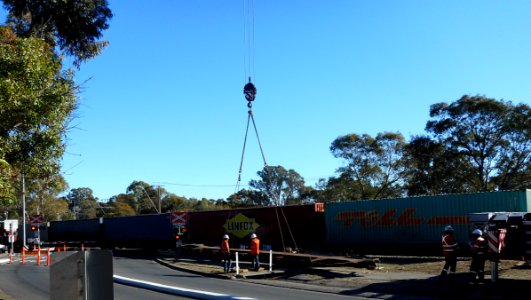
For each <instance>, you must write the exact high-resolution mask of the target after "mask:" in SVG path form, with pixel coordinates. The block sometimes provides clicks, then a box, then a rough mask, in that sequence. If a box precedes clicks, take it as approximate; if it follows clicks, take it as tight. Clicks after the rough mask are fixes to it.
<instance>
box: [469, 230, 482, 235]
mask: <svg viewBox="0 0 531 300" xmlns="http://www.w3.org/2000/svg"><path fill="white" fill-rule="evenodd" d="M472 234H473V235H483V232H482V231H481V230H480V229H474V231H472Z"/></svg>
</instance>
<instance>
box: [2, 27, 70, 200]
mask: <svg viewBox="0 0 531 300" xmlns="http://www.w3.org/2000/svg"><path fill="white" fill-rule="evenodd" d="M76 92H77V90H76V86H75V84H74V80H73V77H72V73H71V72H68V71H63V70H62V65H61V62H60V60H58V58H57V57H56V56H55V55H54V54H53V52H52V51H51V49H50V46H49V45H48V44H47V43H46V42H44V41H42V40H40V39H38V38H33V37H31V38H26V39H22V38H19V37H17V36H16V35H15V34H14V33H13V31H12V30H11V29H10V28H8V27H5V26H2V27H0V155H2V156H3V157H2V158H3V159H4V160H5V161H6V162H7V163H9V164H10V166H11V170H10V171H11V174H10V175H11V178H12V179H14V180H20V179H21V175H22V174H25V175H26V177H27V178H28V180H44V181H47V182H48V184H49V183H50V180H53V179H54V178H56V179H58V178H59V177H57V176H55V175H57V174H58V173H59V169H60V159H61V157H62V155H63V153H64V150H65V140H66V131H67V126H68V122H69V121H70V119H71V117H72V114H73V111H74V110H75V108H76ZM12 186H20V185H19V184H14V183H13V184H12ZM20 192H21V191H20V190H19V193H20Z"/></svg>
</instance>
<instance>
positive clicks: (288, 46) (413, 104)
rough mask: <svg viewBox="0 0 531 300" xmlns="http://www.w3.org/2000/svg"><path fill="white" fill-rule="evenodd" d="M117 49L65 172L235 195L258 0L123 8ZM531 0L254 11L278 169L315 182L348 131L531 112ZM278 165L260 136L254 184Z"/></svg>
mask: <svg viewBox="0 0 531 300" xmlns="http://www.w3.org/2000/svg"><path fill="white" fill-rule="evenodd" d="M109 5H110V8H111V9H112V10H113V13H114V18H113V19H112V20H111V22H110V29H109V30H108V31H106V32H105V33H104V39H106V40H108V41H109V42H110V44H109V46H108V48H106V49H105V51H104V52H103V53H102V54H101V55H100V56H99V57H97V58H96V59H94V60H92V61H90V62H88V63H86V64H85V65H83V66H82V67H81V70H80V71H79V72H78V74H77V76H76V80H77V82H78V83H83V92H82V93H81V94H80V107H79V110H78V111H77V113H76V119H75V120H74V121H73V122H72V126H73V127H74V128H73V129H72V130H71V131H70V133H69V140H68V149H67V154H66V155H65V157H64V159H63V172H64V176H65V178H66V180H67V181H68V183H69V185H70V188H78V187H89V188H91V189H92V190H93V191H94V195H95V196H96V197H98V198H99V199H102V200H103V199H107V198H109V197H111V196H113V195H117V194H119V193H124V192H125V190H126V188H127V186H128V185H129V184H130V183H131V182H132V181H134V180H142V181H145V182H147V183H149V184H152V185H161V186H163V187H164V188H165V189H167V190H168V191H170V192H172V193H175V194H177V195H179V196H185V197H189V198H191V197H195V198H203V197H206V198H212V199H218V198H226V197H228V196H229V195H230V194H232V193H233V192H234V191H235V184H236V181H237V175H238V168H239V164H240V158H241V152H242V146H243V138H244V134H245V126H246V122H247V106H246V105H247V102H246V101H245V98H244V96H243V94H242V89H243V85H244V84H245V83H246V68H245V66H244V49H245V47H244V46H245V45H246V43H245V39H244V36H245V35H244V13H243V12H244V9H243V7H244V2H243V0H238V1H219V0H204V1H200V0H196V1H169V0H166V1H162V0H157V1H139V0H131V1H118V0H111V1H109ZM530 13H531V2H529V1H351V0H348V1H347V0H345V1H341V0H337V1H313V0H293V1H278V0H274V1H272V0H269V1H261V0H255V12H254V19H255V22H254V28H255V29H254V35H255V41H254V48H255V52H254V53H255V56H254V57H255V58H254V82H255V84H256V86H257V89H258V94H257V99H256V101H255V103H254V105H253V113H254V117H255V120H256V125H257V127H258V131H259V134H260V140H261V143H262V146H263V149H264V153H265V157H266V159H267V162H268V164H269V165H273V166H275V165H281V166H283V167H285V168H287V169H294V170H295V171H297V172H298V173H299V174H301V176H303V177H304V178H305V179H306V182H307V184H308V185H314V184H315V182H316V181H317V180H318V179H319V178H328V177H329V176H332V175H334V174H335V170H336V169H337V168H338V167H340V166H341V165H342V163H343V162H342V161H340V160H339V159H336V158H334V157H333V156H332V155H331V153H330V150H329V147H330V144H331V143H332V141H333V140H334V139H335V138H337V137H338V136H341V135H345V134H349V133H358V134H363V133H368V134H370V135H373V136H375V135H376V134H377V133H379V132H385V131H392V132H401V133H402V134H404V135H405V136H406V137H407V138H409V137H410V136H411V135H416V134H421V133H423V132H424V126H425V124H426V121H427V120H428V119H429V107H430V105H431V104H434V103H437V102H453V101H455V100H457V99H459V98H460V97H461V96H463V95H465V94H469V95H484V96H487V97H490V98H496V99H504V100H511V101H513V102H514V103H520V102H523V103H528V104H529V103H531V100H530V99H531V84H530V83H529V79H530V78H531V76H530V75H531V74H530V73H531V18H530ZM262 167H263V162H262V157H261V155H260V152H259V149H258V143H257V140H256V136H255V135H254V132H252V131H250V133H249V138H248V143H247V150H246V154H245V160H244V164H243V172H242V184H243V185H244V186H245V185H246V184H247V183H248V182H249V180H251V179H255V178H256V172H257V171H259V170H261V169H262Z"/></svg>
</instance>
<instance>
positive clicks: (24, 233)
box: [22, 173, 26, 248]
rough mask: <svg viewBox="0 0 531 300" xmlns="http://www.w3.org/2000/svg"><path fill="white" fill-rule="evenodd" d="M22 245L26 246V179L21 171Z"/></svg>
mask: <svg viewBox="0 0 531 300" xmlns="http://www.w3.org/2000/svg"><path fill="white" fill-rule="evenodd" d="M22 247H24V248H26V180H25V178H24V173H22Z"/></svg>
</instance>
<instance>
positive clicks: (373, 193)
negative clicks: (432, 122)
mask: <svg viewBox="0 0 531 300" xmlns="http://www.w3.org/2000/svg"><path fill="white" fill-rule="evenodd" d="M405 146H406V142H405V140H404V137H403V136H402V134H400V133H391V132H384V133H379V134H378V135H377V136H376V137H375V138H373V137H372V136H370V135H368V134H362V135H358V134H347V135H344V136H340V137H338V138H337V139H335V140H334V141H333V142H332V145H331V146H330V151H331V152H332V154H333V155H334V157H336V158H342V159H344V160H345V162H346V165H345V166H343V167H340V168H339V169H338V173H339V174H340V176H339V178H338V179H329V180H328V181H329V183H330V185H329V188H336V187H337V186H338V184H340V186H342V187H343V189H344V191H345V192H344V193H343V196H341V197H340V199H341V200H343V199H344V198H347V197H353V198H355V199H345V200H356V199H381V198H388V197H399V196H402V195H403V188H404V184H405V179H406V172H405V171H406V167H407V166H406V164H405V161H404V160H403V156H404V151H405ZM349 182H351V184H349ZM345 184H347V186H345Z"/></svg>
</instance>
